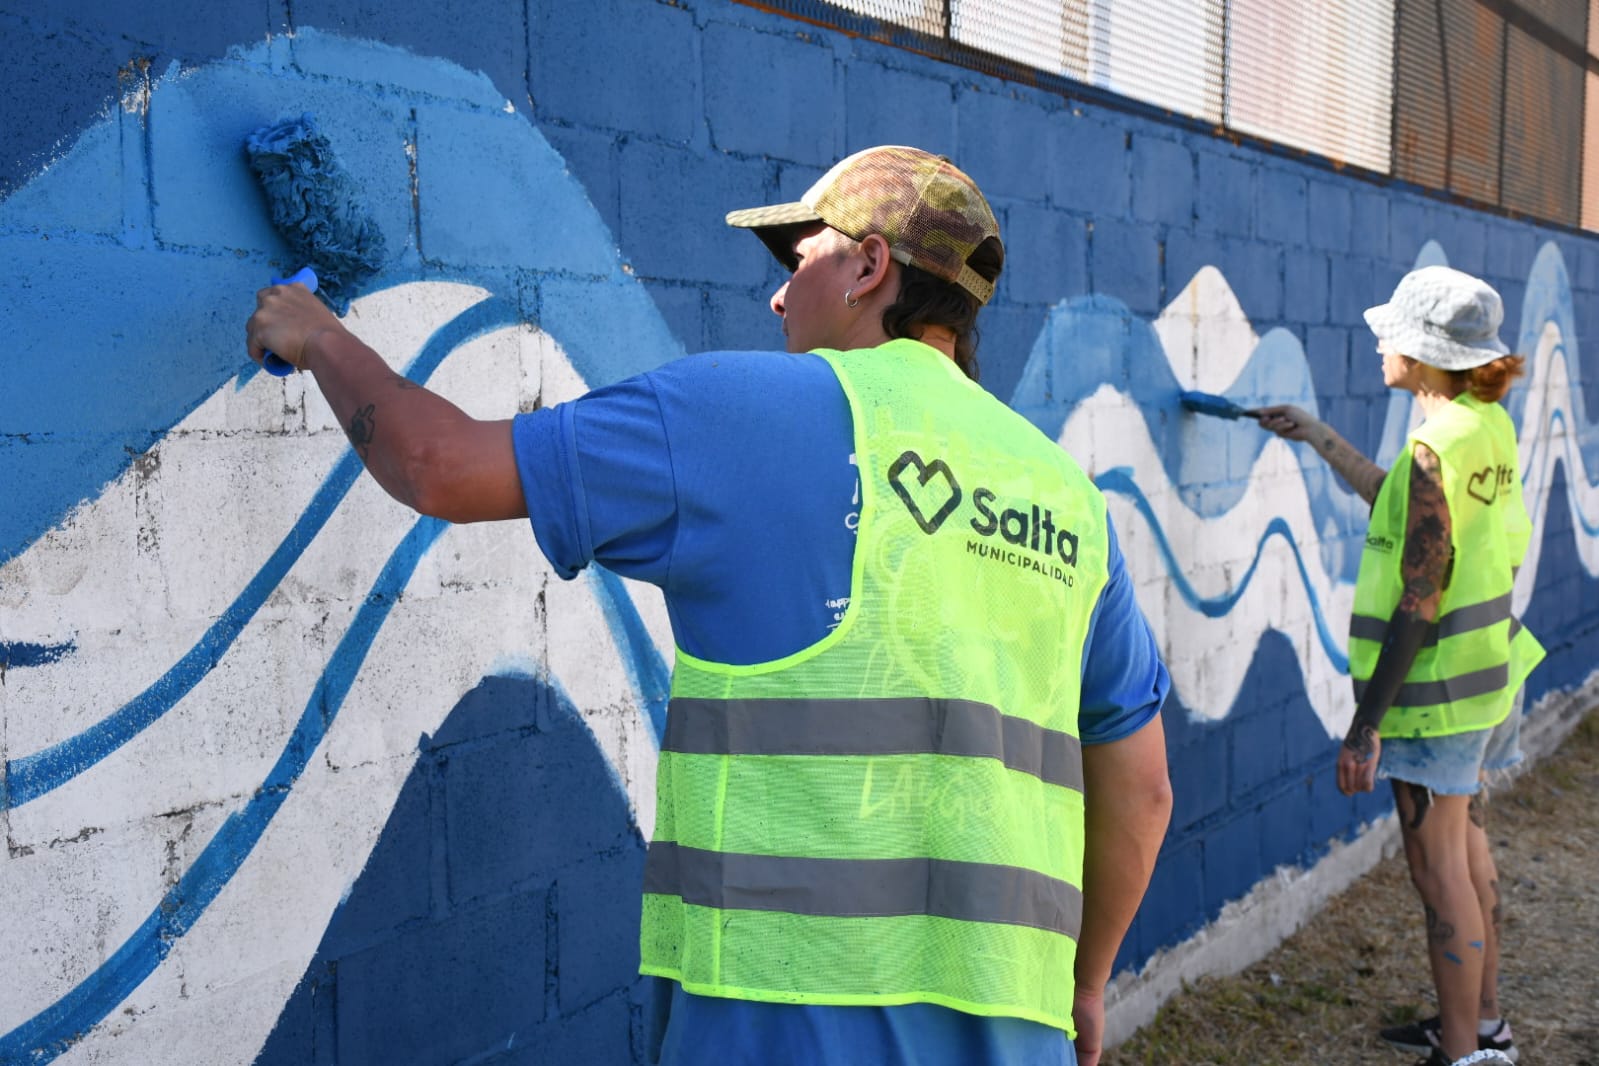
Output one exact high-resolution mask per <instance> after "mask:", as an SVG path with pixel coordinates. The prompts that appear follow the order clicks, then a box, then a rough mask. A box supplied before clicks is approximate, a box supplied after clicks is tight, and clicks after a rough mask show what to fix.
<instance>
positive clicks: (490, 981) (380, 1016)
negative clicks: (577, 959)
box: [337, 891, 546, 1062]
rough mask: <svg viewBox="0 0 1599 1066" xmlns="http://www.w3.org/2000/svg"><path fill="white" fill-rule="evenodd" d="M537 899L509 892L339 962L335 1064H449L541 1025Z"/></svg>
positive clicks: (538, 895)
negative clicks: (495, 899)
mask: <svg viewBox="0 0 1599 1066" xmlns="http://www.w3.org/2000/svg"><path fill="white" fill-rule="evenodd" d="M545 907H546V898H545V893H544V892H542V891H539V892H530V893H524V894H519V895H513V896H510V897H508V898H506V899H502V900H498V901H496V902H493V903H489V904H486V905H484V906H481V907H477V908H474V909H470V910H465V911H460V912H457V913H456V914H454V915H452V916H451V917H449V918H447V919H445V920H443V921H440V922H436V923H432V924H429V925H426V926H423V927H420V928H416V929H411V930H408V931H406V932H404V933H401V934H400V935H398V936H396V937H395V938H394V939H393V940H391V941H388V942H386V943H383V944H379V945H377V946H375V947H373V948H370V949H368V950H367V951H363V952H361V953H360V954H357V955H353V956H351V957H349V958H347V959H344V960H343V961H342V962H341V963H340V964H339V970H338V990H337V1011H338V1048H339V1055H338V1058H339V1061H340V1062H458V1061H461V1060H462V1059H467V1058H471V1057H474V1056H478V1055H482V1054H483V1053H485V1052H487V1051H489V1050H490V1049H498V1048H503V1047H505V1046H506V1044H507V1043H508V1042H509V1041H512V1040H513V1039H514V1037H515V1034H517V1033H519V1032H520V1033H526V1032H529V1031H530V1030H531V1029H533V1027H534V1026H536V1025H538V1024H539V1023H540V1022H541V1021H542V1020H543V1019H544V979H545V965H544V951H545V943H544V927H545Z"/></svg>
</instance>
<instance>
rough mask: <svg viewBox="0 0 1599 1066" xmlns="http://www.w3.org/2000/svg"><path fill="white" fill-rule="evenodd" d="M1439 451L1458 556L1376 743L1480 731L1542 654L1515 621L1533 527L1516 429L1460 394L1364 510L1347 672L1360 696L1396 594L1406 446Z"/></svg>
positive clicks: (1431, 421) (1400, 584)
mask: <svg viewBox="0 0 1599 1066" xmlns="http://www.w3.org/2000/svg"><path fill="white" fill-rule="evenodd" d="M1415 441H1420V442H1421V443H1423V444H1425V445H1427V447H1428V448H1430V449H1432V451H1433V453H1434V454H1436V455H1437V456H1438V460H1439V464H1440V466H1441V467H1442V470H1443V492H1444V499H1445V501H1446V502H1447V503H1448V505H1449V519H1450V527H1451V533H1450V537H1451V546H1452V547H1453V549H1454V559H1453V563H1452V564H1451V568H1450V569H1451V573H1450V576H1449V578H1448V580H1447V581H1446V583H1445V587H1444V591H1443V596H1442V598H1441V599H1440V601H1439V605H1438V618H1437V621H1435V622H1434V623H1433V624H1432V626H1431V627H1430V628H1429V632H1428V634H1427V640H1426V644H1425V645H1424V646H1423V648H1422V650H1421V652H1420V654H1418V655H1417V656H1416V662H1415V665H1413V666H1412V667H1411V668H1410V672H1409V673H1408V674H1406V675H1405V681H1404V684H1403V685H1401V686H1400V689H1399V694H1398V696H1397V697H1396V698H1395V700H1394V704H1393V706H1392V707H1391V708H1390V709H1389V711H1388V714H1387V717H1385V718H1384V719H1383V722H1382V730H1381V732H1382V735H1383V736H1384V737H1431V736H1444V735H1447V734H1450V733H1464V732H1468V731H1470V730H1474V729H1486V728H1488V727H1490V726H1493V725H1497V724H1498V723H1499V722H1501V721H1503V720H1504V718H1505V716H1506V715H1507V714H1509V713H1510V703H1511V698H1512V697H1513V696H1514V695H1515V692H1516V690H1517V689H1518V688H1520V687H1521V683H1522V682H1523V681H1525V680H1526V678H1527V674H1528V673H1530V672H1531V671H1532V668H1533V667H1534V666H1536V665H1537V664H1538V662H1539V661H1540V660H1541V659H1542V658H1543V655H1544V652H1543V647H1542V646H1541V645H1540V644H1539V643H1538V641H1537V640H1536V639H1534V638H1533V635H1532V634H1531V633H1530V632H1528V631H1527V630H1526V629H1525V628H1524V627H1522V625H1521V623H1520V621H1519V620H1518V619H1515V618H1513V617H1511V613H1510V600H1511V587H1512V585H1513V584H1514V580H1515V577H1514V572H1515V568H1516V567H1519V566H1520V565H1521V560H1522V558H1523V557H1524V556H1525V555H1526V554H1527V543H1528V541H1529V539H1530V538H1531V535H1532V522H1531V520H1529V519H1528V517H1527V508H1526V506H1525V504H1523V502H1522V499H1521V475H1520V472H1519V470H1518V468H1517V457H1516V431H1515V428H1514V426H1512V425H1511V422H1510V416H1509V415H1507V414H1505V410H1504V408H1503V407H1500V406H1499V405H1498V404H1496V403H1483V402H1482V401H1481V400H1478V399H1476V398H1475V397H1473V396H1472V395H1471V394H1470V393H1462V394H1461V395H1460V396H1458V397H1456V399H1455V401H1454V402H1453V403H1451V404H1450V405H1449V406H1448V407H1446V408H1445V409H1443V410H1442V411H1439V412H1437V413H1436V414H1434V415H1433V416H1432V417H1430V418H1428V419H1427V421H1426V422H1425V423H1423V424H1422V425H1421V426H1420V427H1418V428H1417V429H1416V431H1415V432H1414V433H1412V434H1411V435H1410V440H1409V441H1407V442H1406V445H1405V449H1404V451H1403V452H1402V453H1401V454H1400V456H1399V458H1398V459H1397V460H1396V461H1395V462H1394V466H1393V469H1392V470H1390V471H1389V472H1388V476H1387V478H1386V479H1384V481H1383V484H1382V489H1381V490H1380V491H1379V492H1378V493H1377V502H1376V503H1375V504H1374V505H1373V506H1372V511H1371V528H1370V529H1369V530H1368V531H1367V533H1366V547H1365V550H1364V552H1363V553H1362V554H1361V557H1360V573H1359V576H1358V578H1357V579H1356V582H1355V607H1354V614H1353V616H1352V617H1351V619H1350V624H1349V674H1350V677H1352V678H1353V679H1354V682H1355V698H1356V699H1357V700H1358V699H1359V698H1360V696H1361V694H1362V693H1363V692H1364V691H1365V686H1366V683H1367V682H1368V681H1369V680H1370V679H1371V675H1372V671H1373V670H1375V669H1376V667H1377V656H1378V654H1379V652H1380V651H1381V649H1382V641H1383V638H1384V636H1385V635H1386V633H1387V630H1388V620H1389V619H1390V618H1391V617H1392V616H1393V612H1394V608H1395V607H1396V606H1397V605H1398V603H1399V599H1400V597H1401V596H1402V595H1403V593H1404V578H1403V575H1402V573H1401V560H1402V558H1403V555H1404V547H1405V529H1406V518H1407V515H1408V512H1409V504H1410V470H1411V465H1412V455H1413V451H1414V447H1413V443H1412V442H1415Z"/></svg>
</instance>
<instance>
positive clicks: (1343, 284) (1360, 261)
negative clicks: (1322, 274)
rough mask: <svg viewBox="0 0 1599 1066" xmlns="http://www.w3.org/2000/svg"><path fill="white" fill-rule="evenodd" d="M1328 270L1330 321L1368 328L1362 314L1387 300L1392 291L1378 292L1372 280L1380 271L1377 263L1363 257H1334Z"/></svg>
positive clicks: (1334, 323) (1328, 311)
mask: <svg viewBox="0 0 1599 1066" xmlns="http://www.w3.org/2000/svg"><path fill="white" fill-rule="evenodd" d="M1328 269H1329V271H1330V273H1329V276H1328V280H1329V283H1330V287H1329V292H1330V298H1329V301H1328V305H1327V319H1328V321H1329V322H1331V323H1332V324H1333V325H1337V326H1347V327H1348V328H1350V329H1365V328H1366V320H1365V318H1364V317H1362V315H1363V313H1364V312H1365V310H1366V308H1368V307H1371V306H1373V305H1375V304H1378V303H1381V302H1382V301H1383V300H1385V299H1387V297H1388V293H1389V291H1391V290H1388V291H1384V292H1383V293H1382V294H1381V296H1380V297H1379V296H1378V295H1377V290H1376V286H1375V285H1374V284H1373V282H1372V279H1373V278H1374V277H1375V275H1376V272H1377V264H1376V262H1375V261H1373V260H1370V259H1365V258H1362V257H1359V256H1333V257H1332V259H1331V262H1330V264H1329V267H1328Z"/></svg>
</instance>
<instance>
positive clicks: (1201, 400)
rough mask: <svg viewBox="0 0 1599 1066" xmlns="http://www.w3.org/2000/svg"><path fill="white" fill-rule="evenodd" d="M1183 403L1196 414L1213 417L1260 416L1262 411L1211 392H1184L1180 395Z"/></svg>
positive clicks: (1179, 397)
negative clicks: (1242, 405) (1241, 405)
mask: <svg viewBox="0 0 1599 1066" xmlns="http://www.w3.org/2000/svg"><path fill="white" fill-rule="evenodd" d="M1178 399H1179V400H1181V401H1182V405H1183V406H1184V407H1186V408H1187V409H1188V410H1190V411H1193V412H1194V413H1195V414H1201V415H1210V416H1212V417H1213V418H1258V417H1260V411H1259V410H1257V409H1256V408H1253V407H1240V406H1239V405H1238V404H1236V403H1233V402H1232V401H1231V400H1229V399H1228V398H1227V397H1225V396H1217V395H1216V394H1214V393H1210V392H1182V393H1180V394H1179V395H1178Z"/></svg>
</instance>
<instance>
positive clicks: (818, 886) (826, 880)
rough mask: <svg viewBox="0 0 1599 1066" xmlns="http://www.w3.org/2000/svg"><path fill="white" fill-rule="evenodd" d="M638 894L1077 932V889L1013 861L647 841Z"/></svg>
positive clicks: (729, 905)
mask: <svg viewBox="0 0 1599 1066" xmlns="http://www.w3.org/2000/svg"><path fill="white" fill-rule="evenodd" d="M644 891H645V892H646V893H650V894H654V895H662V896H678V897H681V899H682V900H683V902H684V903H690V904H694V905H696V906H700V907H715V908H717V909H718V910H751V911H782V912H784V913H788V914H810V915H817V916H821V917H830V918H886V917H903V916H907V915H920V914H926V915H932V916H935V917H939V918H953V919H956V920H958V921H964V922H998V923H1002V924H1005V925H1025V926H1031V927H1032V928H1034V929H1044V930H1048V931H1049V932H1053V933H1063V934H1065V935H1066V936H1069V937H1073V938H1075V937H1076V936H1077V931H1078V927H1079V926H1080V925H1081V924H1082V918H1083V894H1082V892H1081V891H1079V890H1078V889H1077V888H1075V887H1073V886H1072V885H1069V884H1067V883H1066V882H1065V881H1059V880H1056V879H1055V878H1053V877H1046V876H1044V875H1043V874H1041V873H1038V872H1036V871H1034V870H1024V869H1021V868H1020V867H1016V866H991V865H987V864H985V863H975V862H954V861H951V860H948V859H811V858H795V857H790V856H781V855H744V854H737V853H724V852H718V851H705V850H703V849H701V848H689V847H683V846H681V845H679V844H674V843H672V842H670V841H661V840H657V841H653V842H652V843H651V844H650V850H649V856H648V858H647V860H646V861H645V864H644Z"/></svg>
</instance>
